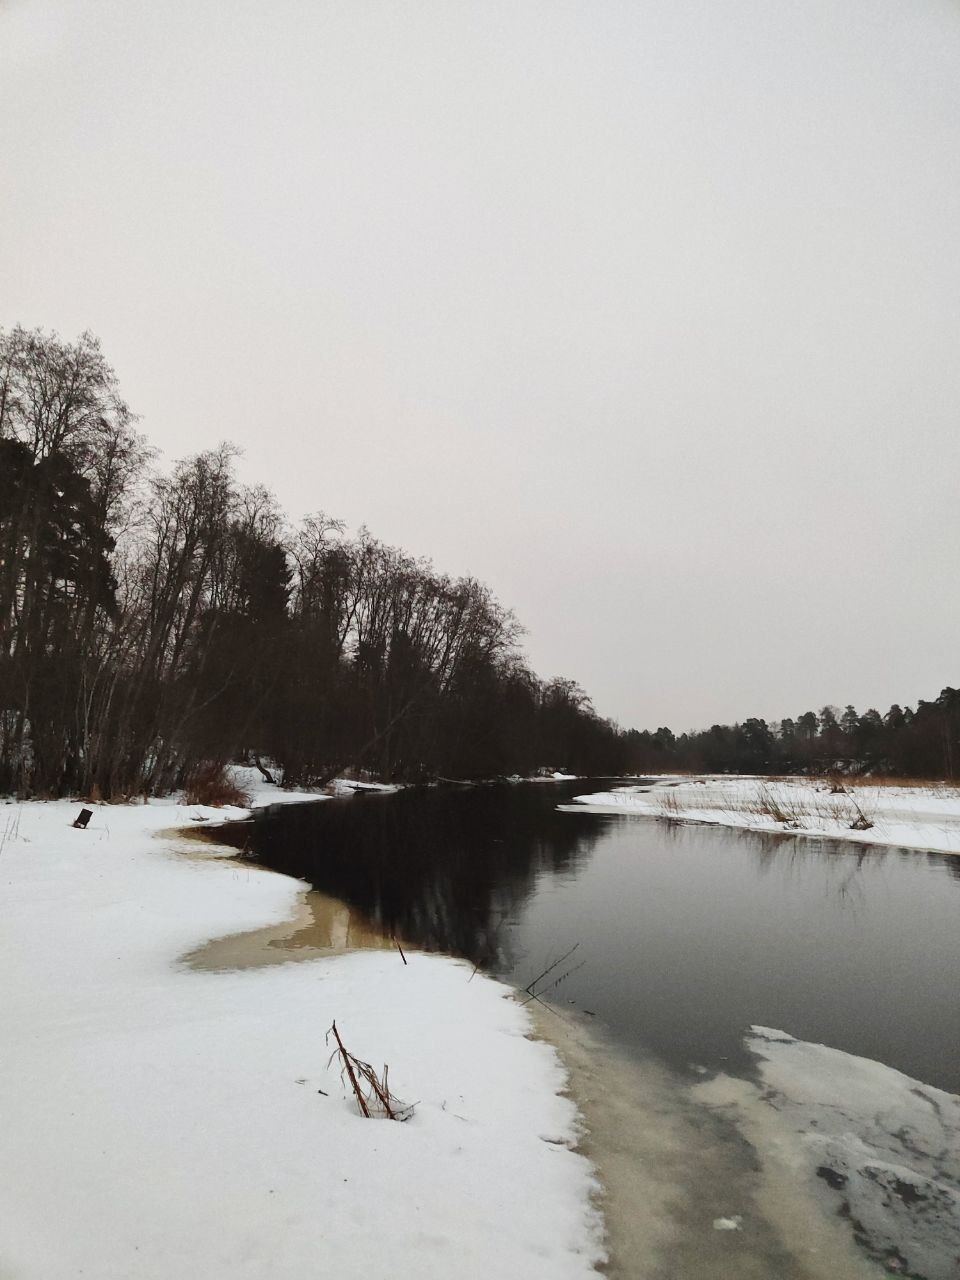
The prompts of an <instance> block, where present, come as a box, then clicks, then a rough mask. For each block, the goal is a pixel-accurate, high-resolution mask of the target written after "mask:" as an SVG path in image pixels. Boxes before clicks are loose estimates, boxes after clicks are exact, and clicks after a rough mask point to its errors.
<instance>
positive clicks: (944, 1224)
mask: <svg viewBox="0 0 960 1280" xmlns="http://www.w3.org/2000/svg"><path fill="white" fill-rule="evenodd" d="M747 1043H748V1045H749V1046H750V1048H751V1049H752V1050H753V1052H754V1053H756V1054H757V1056H758V1058H759V1066H760V1077H761V1081H760V1083H761V1087H760V1088H757V1087H756V1086H751V1085H748V1084H746V1083H745V1082H742V1081H732V1080H730V1079H728V1078H726V1077H723V1076H721V1077H719V1078H718V1079H717V1080H715V1081H711V1082H710V1083H709V1084H706V1085H704V1086H702V1087H701V1088H700V1090H699V1091H698V1092H699V1095H700V1097H701V1100H703V1101H705V1102H708V1103H710V1102H712V1103H713V1104H716V1105H721V1106H723V1105H727V1106H731V1107H733V1108H734V1109H735V1110H737V1111H738V1112H739V1116H738V1123H740V1124H741V1126H742V1127H743V1128H744V1130H745V1132H747V1134H748V1136H749V1137H750V1139H751V1141H752V1142H753V1144H754V1145H755V1146H756V1147H757V1149H758V1150H759V1152H760V1154H761V1157H762V1158H763V1159H764V1162H765V1164H766V1165H768V1166H770V1165H775V1164H777V1163H779V1164H781V1165H784V1166H787V1167H789V1168H790V1170H791V1174H793V1173H794V1172H795V1171H796V1170H797V1169H799V1170H801V1171H803V1172H804V1173H805V1175H806V1180H807V1184H808V1186H811V1187H812V1186H814V1185H815V1186H816V1188H817V1192H818V1194H819V1196H820V1197H821V1199H822V1200H823V1201H824V1202H825V1203H826V1205H827V1207H828V1208H829V1209H830V1210H831V1211H832V1212H833V1213H834V1214H835V1215H837V1216H838V1217H839V1218H840V1219H841V1220H843V1221H844V1222H846V1223H847V1225H848V1228H849V1229H850V1231H851V1232H852V1234H853V1236H854V1238H855V1239H856V1240H857V1242H858V1244H859V1245H860V1246H861V1247H862V1248H863V1249H865V1250H866V1252H867V1253H868V1255H869V1256H870V1257H872V1258H873V1259H875V1260H876V1261H877V1262H880V1263H882V1264H883V1265H884V1267H885V1268H887V1269H888V1271H889V1272H892V1273H894V1274H898V1273H899V1274H904V1275H910V1276H916V1277H922V1280H955V1277H956V1276H957V1274H958V1266H960V1098H958V1097H956V1096H955V1095H953V1094H949V1093H945V1092H943V1090H941V1089H934V1088H932V1087H931V1086H929V1085H925V1084H921V1083H920V1082H919V1081H917V1080H912V1079H910V1077H909V1076H905V1075H902V1074H901V1073H900V1072H899V1071H894V1070H893V1069H892V1068H891V1067H886V1066H883V1065H882V1064H881V1063H878V1062H872V1061H870V1060H868V1059H866V1058H858V1057H855V1056H853V1055H852V1054H848V1053H842V1052H840V1051H839V1050H837V1049H831V1048H828V1047H826V1046H825V1045H820V1044H810V1043H808V1042H806V1041H802V1040H795V1039H794V1038H793V1037H792V1036H790V1035H787V1034H786V1033H785V1032H783V1031H776V1030H771V1029H770V1028H767V1027H753V1028H752V1029H751V1032H750V1034H749V1035H748V1036H747Z"/></svg>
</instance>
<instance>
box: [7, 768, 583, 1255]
mask: <svg viewBox="0 0 960 1280" xmlns="http://www.w3.org/2000/svg"><path fill="white" fill-rule="evenodd" d="M257 789H258V792H259V794H258V797H257V799H258V801H259V802H260V803H263V802H267V803H274V802H285V801H284V797H286V796H288V795H289V793H284V792H279V791H277V790H276V789H274V788H264V787H258V788H257ZM295 794H296V793H294V796H295ZM291 798H293V797H291ZM302 798H304V799H309V798H310V797H309V796H304V797H302ZM78 808H79V806H78V805H77V804H76V803H75V802H56V803H49V804H40V803H30V804H23V805H14V804H7V805H0V841H2V847H0V974H2V977H0V1027H2V1044H0V1169H2V1171H3V1176H2V1178H0V1276H3V1277H4V1280H67V1277H70V1278H71V1280H72V1278H73V1277H76V1276H80V1275H87V1276H90V1277H95V1278H96V1280H130V1278H131V1277H134V1276H135V1277H137V1280H161V1278H162V1280H170V1277H174V1276H176V1277H184V1280H189V1278H192V1277H197V1280H200V1278H201V1277H202V1278H203V1280H219V1278H221V1277H223V1278H224V1280H226V1278H227V1277H229V1278H230V1280H262V1277H265V1276H271V1277H280V1278H284V1277H290V1278H292V1277H296V1278H297V1280H302V1277H303V1276H305V1275H311V1274H324V1275H325V1274H336V1275H339V1276H342V1277H345V1280H353V1278H354V1277H356V1278H357V1280H359V1278H360V1277H363V1280H369V1278H370V1277H376V1276H381V1275H386V1274H390V1275H391V1276H396V1277H411V1280H412V1277H418V1280H419V1278H427V1280H430V1278H431V1277H436V1278H437V1280H440V1278H441V1277H442V1278H443V1280H447V1278H448V1277H450V1276H452V1275H456V1276H458V1277H477V1278H478V1280H479V1278H480V1277H483V1280H490V1277H499V1276H503V1277H508V1276H519V1275H523V1276H525V1277H533V1278H536V1277H542V1280H565V1278H566V1277H570V1280H574V1278H577V1280H579V1278H580V1277H585V1276H590V1275H592V1274H593V1266H594V1264H595V1263H596V1262H597V1261H598V1260H599V1258H600V1257H601V1254H602V1249H601V1245H600V1225H599V1221H598V1217H597V1214H596V1211H595V1210H594V1209H593V1207H592V1206H591V1202H590V1195H591V1192H592V1190H593V1186H594V1184H593V1175H592V1172H591V1169H590V1166H589V1165H588V1163H587V1162H586V1160H585V1159H584V1158H583V1157H581V1156H579V1155H577V1154H576V1153H575V1152H574V1151H572V1150H571V1149H570V1148H569V1146H568V1144H570V1143H571V1142H572V1141H573V1139H574V1138H575V1135H576V1126H577V1117H576V1112H575V1108H574V1106H573V1104H572V1103H571V1102H570V1101H569V1100H567V1099H565V1098H562V1097H560V1096H558V1092H557V1091H558V1090H559V1089H560V1088H561V1087H562V1086H563V1084H564V1074H563V1071H562V1069H561V1067H560V1065H559V1061H558V1059H557V1056H556V1053H555V1051H554V1050H553V1049H551V1048H550V1047H548V1046H547V1045H545V1044H543V1043H541V1042H536V1041H532V1040H530V1039H528V1038H527V1032H528V1028H529V1023H528V1019H527V1016H526V1014H525V1013H524V1012H523V1011H522V1010H521V1009H520V1008H519V1007H518V1005H517V1004H516V1003H515V1002H513V1001H512V1000H511V999H510V998H509V997H508V996H507V992H506V989H505V988H504V987H502V986H500V985H499V984H497V983H495V982H492V981H490V980H488V979H485V978H483V977H482V976H481V975H479V974H477V975H476V976H475V977H473V979H472V981H468V980H469V979H470V969H469V967H468V966H464V965H461V964H459V963H457V962H454V961H451V960H446V959H443V958H440V957H435V956H426V955H420V954H412V955H408V959H409V962H410V963H409V965H407V966H405V965H404V964H403V963H402V961H401V960H400V957H399V956H398V955H397V954H396V953H391V952H385V953H372V952H371V953H366V952H364V953H354V954H349V955H345V956H341V957H339V958H337V959H334V960H329V961H318V962H313V963H306V964H298V965H277V966H272V967H269V968H264V969H245V970H242V971H234V970H228V971H225V972H210V973H204V972H197V971H195V970H193V969H190V968H188V967H187V966H186V965H184V964H182V963H180V962H179V957H181V956H182V955H184V954H185V953H186V952H188V951H190V950H193V949H195V948H196V947H197V946H198V945H199V944H201V943H203V942H204V941H205V940H207V939H209V938H212V937H216V936H222V935H226V934H231V933H236V932H238V931H240V930H244V929H254V928H257V927H260V926H267V925H270V924H278V923H280V922H282V921H283V920H285V919H288V918H290V917H291V916H292V915H293V914H294V913H295V911H296V908H297V905H298V901H299V899H300V893H301V886H300V885H299V883H298V882H296V881H294V880H291V879H289V878H286V877H283V876H280V875H276V874H273V873H270V872H267V871H262V870H259V869H255V868H248V867H245V866H240V865H238V864H237V863H235V862H231V861H227V860H225V859H224V858H223V857H222V856H220V854H219V852H218V850H216V849H215V848H212V847H210V848H208V847H203V848H202V849H201V850H200V851H199V852H198V849H197V846H196V845H195V844H193V843H192V842H188V841H185V840H181V841H178V840H177V839H176V838H175V837H173V836H170V835H168V834H162V835H161V834H160V833H161V832H163V831H164V830H165V829H169V828H171V827H173V826H175V825H177V824H184V825H185V824H186V823H187V822H188V820H189V819H190V818H191V817H193V818H203V819H205V820H206V821H207V822H209V823H215V822H218V821H222V820H223V819H224V817H229V816H240V813H239V812H236V813H234V814H233V815H231V814H230V812H229V811H227V812H223V811H216V810H201V809H198V808H196V807H195V806H191V807H189V808H186V807H180V806H177V805H176V804H169V803H168V804H162V803H158V804H148V805H142V806H112V807H107V806H97V807H96V808H95V810H94V816H93V818H92V820H91V823H90V826H89V827H88V829H87V830H86V831H78V830H74V829H72V828H71V827H70V825H69V824H70V822H71V820H72V819H73V817H74V816H75V815H76V812H77V810H78ZM158 837H159V838H158ZM187 855H189V856H187ZM334 1018H336V1020H337V1025H338V1028H339V1029H340V1031H341V1033H342V1035H343V1037H344V1039H345V1042H346V1044H347V1046H348V1048H350V1049H351V1050H352V1051H353V1052H355V1053H357V1054H358V1055H359V1056H360V1057H362V1058H365V1059H367V1060H368V1061H371V1062H372V1063H373V1064H374V1065H375V1066H377V1067H379V1066H380V1064H381V1063H382V1062H384V1061H386V1062H389V1064H390V1068H391V1070H390V1080H391V1085H392V1087H393V1088H394V1089H395V1091H396V1093H397V1094H398V1095H399V1096H401V1097H402V1098H405V1099H407V1100H408V1101H411V1102H416V1103H417V1104H418V1105H417V1108H416V1113H415V1116H414V1118H413V1119H412V1120H410V1121H409V1122H407V1123H406V1124H393V1123H391V1122H389V1121H375V1120H363V1119H361V1118H360V1117H359V1115H358V1114H357V1113H356V1111H355V1109H354V1107H353V1106H352V1105H351V1103H350V1102H349V1100H348V1098H347V1096H346V1094H345V1092H344V1088H343V1085H342V1083H341V1081H340V1078H339V1075H338V1071H337V1068H336V1067H335V1066H331V1067H328V1065H327V1064H328V1058H329V1053H330V1049H329V1047H328V1046H327V1045H326V1044H325V1041H324V1033H325V1031H326V1029H327V1028H328V1027H329V1026H330V1024H331V1022H332V1021H333V1019H334Z"/></svg>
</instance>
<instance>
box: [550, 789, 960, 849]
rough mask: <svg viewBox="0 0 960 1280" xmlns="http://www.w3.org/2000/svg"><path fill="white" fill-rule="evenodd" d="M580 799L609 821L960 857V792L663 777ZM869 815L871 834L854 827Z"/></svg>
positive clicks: (578, 801) (580, 801)
mask: <svg viewBox="0 0 960 1280" xmlns="http://www.w3.org/2000/svg"><path fill="white" fill-rule="evenodd" d="M574 799H575V802H576V803H577V804H579V805H584V806H587V807H589V808H590V809H593V810H595V811H597V812H603V813H635V814H641V815H644V816H646V817H657V818H669V819H671V820H674V821H684V822H707V823H715V824H719V825H721V826H730V827H745V828H749V829H750V830H751V831H774V832H780V833H784V832H786V833H788V834H795V835H808V836H822V837H829V838H831V839H836V840H854V841H856V842H857V843H858V844H882V845H896V846H899V847H901V848H905V849H925V850H933V851H936V852H942V853H960V787H948V786H936V785H930V786H912V787H908V786H871V785H870V784H869V782H865V783H863V784H862V785H856V786H848V787H847V789H846V790H845V791H844V792H842V793H839V794H831V792H830V788H829V784H828V783H826V782H825V781H824V780H823V779H806V778H803V779H800V778H790V779H776V780H771V779H767V778H756V777H745V776H744V777H732V776H727V775H723V776H704V777H699V778H682V779H681V778H677V777H676V776H663V777H660V778H657V779H656V780H655V781H653V782H652V783H651V784H650V785H641V786H627V787H617V788H615V789H614V790H612V791H607V792H597V793H594V794H592V795H582V796H576V797H575V798H574ZM861 813H862V814H863V815H864V816H865V818H866V820H867V821H868V822H870V823H871V824H872V825H871V826H870V827H869V828H867V829H865V830H864V829H860V828H858V827H856V826H854V825H852V824H854V823H856V822H857V821H858V818H859V815H860V814H861ZM861 828H862V824H861Z"/></svg>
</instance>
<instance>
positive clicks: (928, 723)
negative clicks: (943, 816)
mask: <svg viewBox="0 0 960 1280" xmlns="http://www.w3.org/2000/svg"><path fill="white" fill-rule="evenodd" d="M625 737H626V739H627V741H628V743H629V744H630V750H629V756H630V760H631V764H632V767H633V768H634V769H636V770H639V771H641V772H643V771H648V772H657V773H662V772H670V771H673V770H683V771H687V770H690V771H694V772H701V771H706V772H710V773H767V774H769V773H774V774H776V773H799V774H803V773H810V774H814V773H837V772H839V773H849V774H890V775H894V776H898V777H915V778H937V779H945V780H948V781H955V780H956V779H957V777H958V771H960V689H951V688H946V689H944V690H943V691H942V693H941V694H940V695H939V697H938V698H936V699H935V700H934V701H933V702H923V701H921V702H920V703H918V705H917V708H916V710H915V711H914V710H911V708H910V707H900V706H898V705H896V704H894V705H893V706H892V707H891V708H890V709H889V711H887V712H886V714H885V715H881V714H880V712H879V711H876V710H874V709H873V708H871V709H870V710H869V711H864V712H863V713H862V714H860V713H858V712H857V711H856V709H855V708H854V707H852V706H847V707H845V708H844V709H843V711H840V710H839V709H838V708H837V707H823V708H822V710H820V711H805V712H804V713H803V715H801V716H798V717H797V718H796V720H790V719H787V720H781V721H780V722H779V723H771V724H768V723H767V722H766V721H765V720H756V719H751V720H745V721H744V722H743V723H742V724H733V725H721V724H715V725H713V726H712V727H711V728H710V729H707V730H705V731H703V732H699V733H683V734H680V735H679V736H677V735H675V734H673V733H672V732H671V731H670V730H669V729H657V731H656V732H655V733H649V732H648V733H638V732H635V731H631V732H629V733H628V734H626V735H625Z"/></svg>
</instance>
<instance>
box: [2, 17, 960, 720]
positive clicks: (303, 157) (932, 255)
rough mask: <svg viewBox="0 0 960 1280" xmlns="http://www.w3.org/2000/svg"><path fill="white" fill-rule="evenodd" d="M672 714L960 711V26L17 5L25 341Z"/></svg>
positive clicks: (18, 213) (9, 129) (547, 671)
mask: <svg viewBox="0 0 960 1280" xmlns="http://www.w3.org/2000/svg"><path fill="white" fill-rule="evenodd" d="M15 323H21V324H24V325H27V326H35V325H40V326H43V327H45V328H53V329H57V330H58V331H59V332H60V333H61V334H62V335H64V336H67V337H74V336H76V335H77V334H78V333H79V332H80V331H81V330H82V329H84V328H89V329H91V330H92V331H93V332H94V333H96V334H98V335H99V337H100V338H101V340H102V342H103V346H104V350H105V352H106V354H107V357H108V358H109V359H110V361H111V362H112V363H113V365H114V366H115V368H116V370H117V373H118V375H119V377H120V381H121V385H122V388H123V390H124V392H125V394H126V396H127V399H128V400H129V401H130V403H131V405H132V406H133V408H134V409H135V410H136V411H137V412H138V413H139V414H140V415H141V425H142V427H143V429H144V430H145V431H146V432H147V434H148V435H149V436H150V437H151V439H152V440H153V441H154V442H155V443H156V444H157V445H159V446H160V447H161V448H162V449H163V451H164V455H165V457H166V458H167V459H168V460H169V459H173V458H175V457H178V456H180V455H182V454H185V453H188V452H190V451H192V450H196V449H198V448H204V447H209V446H213V445H214V444H216V443H217V441H219V440H220V439H221V438H224V437H227V438H230V439H232V440H234V441H236V442H237V443H238V444H239V445H240V446H241V447H242V448H243V450H244V459H243V463H242V466H241V474H242V476H243V478H244V479H247V480H251V481H253V480H257V481H263V482H265V483H266V484H268V485H269V486H271V487H272V488H273V489H274V490H275V491H276V493H277V494H278V496H279V498H280V499H281V501H282V503H283V505H284V506H285V508H286V509H287V510H288V511H289V512H290V513H291V514H292V515H294V516H299V515H302V514H305V513H307V512H309V511H315V510H317V509H323V510H325V511H327V512H329V513H331V514H333V515H335V516H338V517H340V518H342V519H344V520H346V521H347V522H348V523H349V524H350V525H354V526H355V525H357V524H359V523H361V522H364V521H365V522H366V523H367V524H368V525H369V526H370V527H371V529H372V530H373V531H374V532H375V533H376V534H378V535H379V536H381V537H382V538H384V539H385V540H387V541H389V542H393V543H397V544H400V545H402V546H403V547H405V548H406V549H408V550H409V551H411V552H414V553H416V554H422V555H428V556H430V557H432V558H433V560H434V561H435V563H436V564H437V566H438V567H439V568H441V569H443V570H446V571H449V572H451V573H453V574H467V573H469V574H473V575H475V576H477V577H480V578H482V579H484V580H485V581H487V582H488V583H489V584H490V585H491V587H492V588H493V589H494V591H495V592H496V594H497V595H498V596H499V597H500V598H501V599H502V600H503V601H504V602H505V603H506V604H508V605H510V606H511V607H513V608H514V609H515V610H516V612H517V614H518V615H519V617H520V618H521V620H522V621H523V622H524V624H525V625H526V627H527V629H528V635H527V648H528V652H529V654H530V657H531V660H532V662H533V665H534V666H535V668H536V669H537V670H538V671H539V672H540V673H541V674H543V675H554V674H564V675H568V676H571V677H573V678H575V679H577V680H579V681H580V682H581V683H582V684H583V685H584V686H585V687H586V688H587V689H588V691H589V692H590V693H591V694H592V695H593V698H594V701H595V704H596V706H597V708H598V710H599V711H601V712H602V713H603V714H605V715H612V716H614V717H616V718H617V719H619V720H620V721H621V722H622V723H625V724H635V725H637V726H638V727H655V726H656V725H658V724H669V725H671V726H673V727H674V728H678V729H679V728H684V727H692V726H699V725H708V724H710V723H711V722H713V721H716V720H723V721H727V720H733V719H743V718H745V717H746V716H749V715H761V716H765V717H767V718H769V719H779V718H780V717H781V716H783V715H795V714H797V713H799V712H802V711H803V710H805V709H807V708H809V707H816V708H819V707H820V706H822V705H823V704H824V703H825V702H837V703H843V702H846V701H848V700H849V701H853V702H854V703H855V704H856V705H857V706H858V708H859V709H861V710H862V709H864V708H865V707H866V706H869V705H876V706H878V707H880V709H881V710H884V709H885V708H886V706H888V705H889V704H890V703H891V702H892V701H900V702H911V703H914V702H915V701H916V699H917V698H920V697H928V698H929V697H934V696H935V695H936V694H937V692H938V691H939V690H940V688H941V687H942V686H943V685H945V684H953V685H960V589H958V563H960V561H958V551H960V3H957V2H956V0H951V2H949V3H947V2H946V0H902V2H901V3H893V2H891V0H700V2H698V3H691V2H687V0H632V2H626V0H623V2H614V0H576V2H572V0H509V2H508V0H409V2H408V3H406V4H401V3H387V2H386V0H382V2H381V0H337V2H333V0H311V2H310V3H304V2H303V0H300V2H296V0H270V3H256V4H255V3H248V2H247V0H218V2H216V3H215V2H213V0H165V2H164V3H162V4H158V3H156V0H150V2H149V3H148V2H147V0H71V2H70V3H67V2H66V0H55V2H52V0H0V326H10V325H12V324H15Z"/></svg>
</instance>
